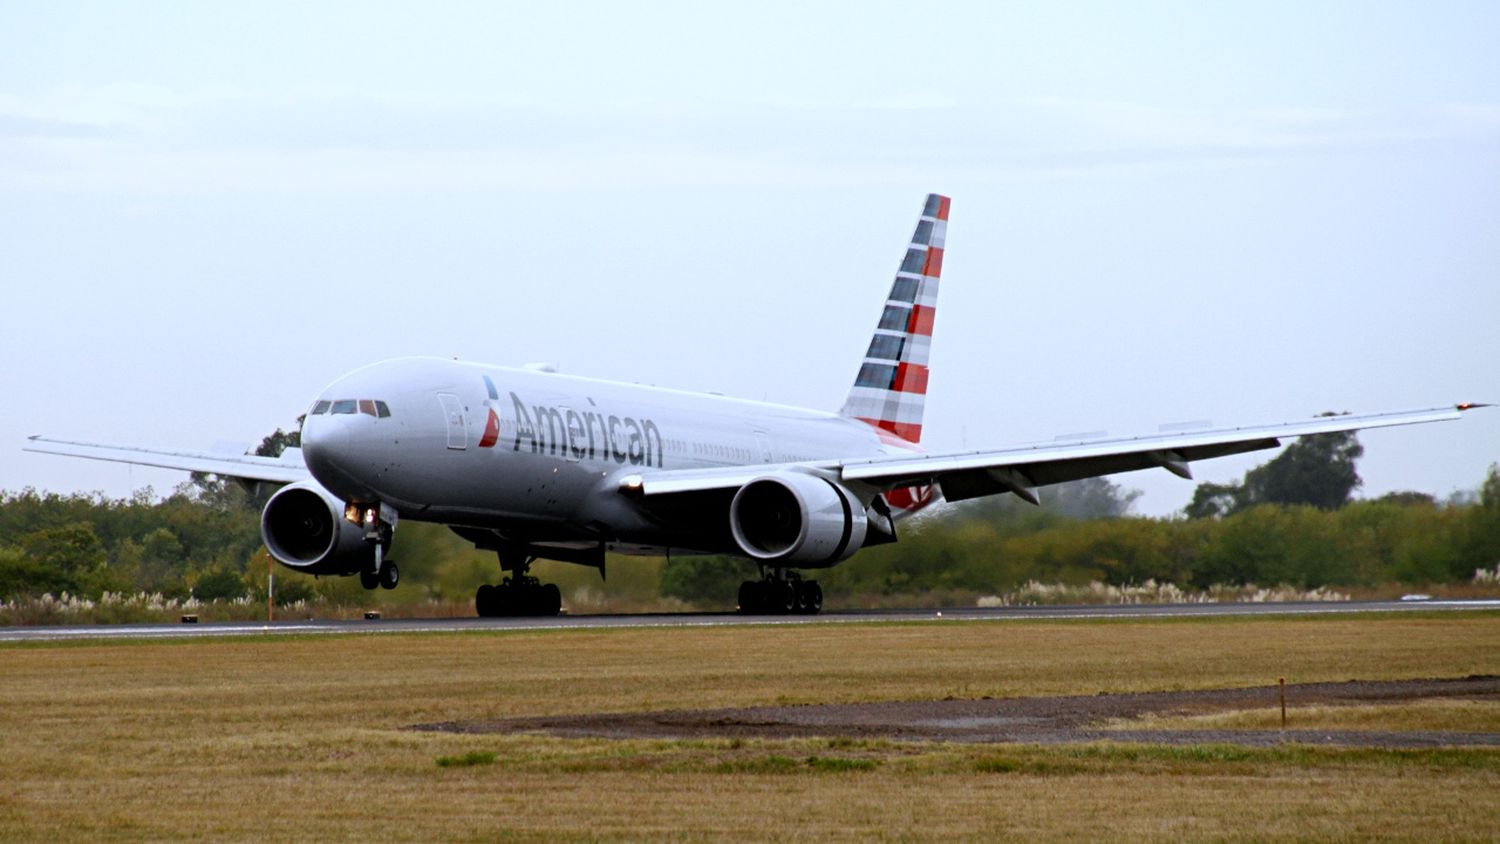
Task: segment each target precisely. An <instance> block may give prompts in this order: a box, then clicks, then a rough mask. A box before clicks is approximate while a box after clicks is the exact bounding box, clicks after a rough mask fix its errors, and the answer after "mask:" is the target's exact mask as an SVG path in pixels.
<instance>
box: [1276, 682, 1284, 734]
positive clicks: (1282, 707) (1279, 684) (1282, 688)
mask: <svg viewBox="0 0 1500 844" xmlns="http://www.w3.org/2000/svg"><path fill="white" fill-rule="evenodd" d="M1276 686H1277V688H1278V689H1279V690H1280V692H1281V728H1282V729H1283V730H1285V729H1286V678H1285V677H1277V678H1276Z"/></svg>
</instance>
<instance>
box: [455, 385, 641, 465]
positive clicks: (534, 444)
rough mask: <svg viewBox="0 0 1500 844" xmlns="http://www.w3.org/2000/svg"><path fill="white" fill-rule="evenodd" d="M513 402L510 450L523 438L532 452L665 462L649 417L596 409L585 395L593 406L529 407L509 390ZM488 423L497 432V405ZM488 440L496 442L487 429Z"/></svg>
mask: <svg viewBox="0 0 1500 844" xmlns="http://www.w3.org/2000/svg"><path fill="white" fill-rule="evenodd" d="M510 401H511V406H512V407H513V408H514V410H515V414H516V430H515V434H514V437H513V439H512V444H511V450H512V451H520V450H521V443H523V442H525V443H526V448H527V450H529V451H530V452H531V453H533V454H556V455H560V456H563V457H571V458H573V459H574V460H582V459H584V458H588V459H590V460H613V461H614V462H616V463H621V464H623V463H630V464H632V465H635V466H658V467H659V466H662V464H663V459H664V457H663V452H662V441H661V431H660V430H659V429H658V428H657V427H656V423H655V422H653V421H651V420H650V419H636V418H634V417H631V416H616V415H614V414H606V413H604V412H602V411H598V410H595V409H593V407H594V400H593V399H587V401H588V403H589V407H590V409H588V410H584V411H582V412H580V411H577V410H574V409H573V408H570V407H560V406H553V407H549V406H547V405H544V404H538V405H534V406H532V407H527V406H526V404H525V402H522V401H521V397H520V396H518V395H516V394H515V393H511V394H510ZM490 424H491V425H492V426H494V427H495V428H496V429H497V430H496V434H497V435H498V433H499V432H498V428H499V420H498V419H497V418H496V417H495V411H494V410H491V411H490ZM496 439H498V436H497V437H496ZM485 442H489V443H490V445H493V444H494V443H493V442H491V438H490V437H489V436H488V431H486V436H485ZM483 444H484V443H483V442H481V445H483Z"/></svg>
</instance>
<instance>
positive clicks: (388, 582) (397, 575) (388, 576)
mask: <svg viewBox="0 0 1500 844" xmlns="http://www.w3.org/2000/svg"><path fill="white" fill-rule="evenodd" d="M400 582H401V569H399V568H396V561H395V560H386V561H385V565H383V566H381V567H380V588H381V589H395V588H396V584H398V583H400Z"/></svg>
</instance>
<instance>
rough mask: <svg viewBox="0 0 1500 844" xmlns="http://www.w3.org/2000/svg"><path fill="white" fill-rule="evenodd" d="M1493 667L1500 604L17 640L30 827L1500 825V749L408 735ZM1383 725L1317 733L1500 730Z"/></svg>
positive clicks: (1336, 717)
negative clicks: (500, 722)
mask: <svg viewBox="0 0 1500 844" xmlns="http://www.w3.org/2000/svg"><path fill="white" fill-rule="evenodd" d="M1469 674H1500V614H1495V613H1463V614H1460V613H1451V614H1442V615H1430V616H1413V615H1399V616H1396V615H1389V616H1365V617H1353V618H1351V617H1347V616H1340V617H1332V618H1330V617H1318V618H1306V619H1287V618H1254V617H1251V618H1234V619H1223V620H1176V621H1108V622H1098V621H1090V622H1083V621H1052V622H1003V623H994V622H989V623H951V622H931V623H920V624H869V625H865V624H858V625H854V624H850V625H843V624H837V625H832V624H831V625H814V626H807V627H802V626H798V627H734V628H683V629H634V630H599V631H577V630H562V631H545V632H506V633H493V634H488V633H486V634H480V633H475V634H427V635H397V634H382V635H378V636H374V635H357V636H337V637H333V636H330V637H306V638H289V637H285V638H284V637H279V636H278V637H267V638H265V639H261V640H254V641H244V640H193V641H176V642H150V643H141V642H109V643H98V644H80V643H70V644H66V645H12V646H0V750H3V759H0V766H3V767H0V771H3V774H0V840H55V839H73V840H119V839H123V840H140V839H149V840H163V839H180V838H183V839H196V840H204V839H208V840H222V839H229V840H240V839H251V838H255V839H273V840H299V841H302V840H318V839H337V840H344V839H351V838H361V839H376V840H419V841H433V840H444V841H447V840H461V841H463V840H493V839H495V838H498V837H504V838H519V839H536V840H557V839H584V840H587V839H600V838H606V839H617V838H625V839H645V838H652V839H654V838H744V839H763V838H809V839H812V838H819V839H822V838H839V837H844V838H868V837H877V838H896V839H906V838H993V837H995V836H1000V835H1003V836H1009V837H1014V836H1028V837H1034V838H1042V839H1078V838H1087V839H1119V838H1135V839H1156V840H1178V839H1182V838H1200V839H1203V838H1207V839H1216V840H1224V839H1230V840H1268V839H1340V840H1345V839H1350V838H1372V839H1380V838H1390V839H1411V838H1435V839H1442V840H1493V839H1494V837H1495V836H1496V834H1497V830H1500V801H1497V799H1496V795H1497V794H1500V750H1486V749H1436V750H1413V751H1386V750H1374V749H1342V750H1340V749H1327V748H1309V747H1296V746H1290V747H1288V746H1283V747H1276V748H1269V749H1258V750H1257V749H1247V748H1240V747H1230V746H1197V747H1168V746H1157V745H1120V744H1108V743H1106V744H1094V745H1081V746H1080V745H1074V746H1059V747H1036V746H1009V745H990V746H966V745H953V744H915V743H900V742H890V741H857V740H855V741H851V740H848V739H821V740H813V739H804V740H788V741H731V740H712V741H611V740H603V739H573V740H568V739H559V738H552V737H547V736H538V735H508V736H507V735H453V734H442V733H428V732H415V731H411V730H408V729H405V728H406V727H408V726H410V725H413V724H419V723H430V722H435V721H448V720H473V719H487V718H499V717H507V716H525V715H547V714H558V713H570V712H576V713H583V712H595V711H626V710H650V709H666V708H689V707H691V708H697V707H723V706H748V705H757V704H775V703H783V704H785V703H812V702H858V701H870V700H894V699H917V698H929V699H936V698H944V697H949V696H952V697H979V696H982V695H991V696H1015V695H1039V694H1048V695H1050V694H1094V693H1098V692H1106V691H1107V692H1122V691H1151V690H1167V689H1190V688H1212V687H1222V686H1245V685H1260V684H1265V683H1274V682H1275V679H1276V678H1277V677H1286V678H1287V680H1288V682H1293V683H1299V682H1314V681H1330V680H1346V679H1354V678H1358V679H1402V678H1420V677H1453V676H1464V675H1469ZM1372 709H1379V707H1373V708H1372V707H1363V706H1361V707H1350V708H1348V709H1347V711H1344V712H1341V711H1339V708H1337V707H1327V708H1320V709H1319V710H1318V711H1317V712H1308V713H1294V717H1302V716H1303V715H1306V716H1307V717H1308V719H1309V720H1310V721H1313V722H1315V723H1316V724H1317V725H1318V726H1326V727H1329V728H1338V727H1340V726H1351V727H1355V728H1373V729H1384V728H1390V729H1398V728H1399V729H1404V728H1414V729H1429V728H1437V729H1466V730H1481V731H1482V730H1494V729H1495V728H1496V719H1495V714H1494V712H1493V710H1492V709H1485V708H1483V707H1479V708H1478V709H1476V710H1473V711H1471V710H1468V709H1466V708H1465V707H1464V706H1462V705H1455V704H1450V703H1442V702H1439V703H1434V704H1423V705H1414V706H1407V707H1394V708H1391V709H1389V710H1384V711H1380V712H1377V713H1374V714H1372V712H1371V711H1370V710H1372ZM1222 717H1223V718H1226V719H1229V723H1228V724H1224V723H1220V724H1218V726H1235V725H1236V723H1237V722H1235V721H1234V720H1233V719H1235V718H1239V719H1240V722H1242V723H1241V725H1243V726H1266V724H1264V723H1263V720H1264V718H1268V717H1269V715H1268V714H1266V713H1260V712H1251V713H1240V714H1233V715H1229V716H1222ZM1346 717H1347V718H1348V719H1349V720H1348V723H1347V724H1345V723H1344V720H1343V719H1345V718H1346ZM1163 723H1165V722H1163ZM1189 723H1191V722H1189ZM1434 725H1438V726H1434Z"/></svg>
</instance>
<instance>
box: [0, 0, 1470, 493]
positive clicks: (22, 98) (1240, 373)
mask: <svg viewBox="0 0 1500 844" xmlns="http://www.w3.org/2000/svg"><path fill="white" fill-rule="evenodd" d="M1496 32H1500V4H1496V3H1492V2H1473V3H1466V2H1442V3H1426V2H1424V3H1400V2H1389V3H1365V2H1357V3H1308V2H1292V3H1279V2H1254V3H1243V4H1219V3H1215V4H1204V3H1190V2H1165V3H1153V2H1139V3H1130V4H1123V3H1003V2H983V3H972V4H969V3H943V2H934V3H928V4H915V5H913V4H910V3H863V4H848V3H833V2H829V3H821V2H807V1H806V0H804V1H803V2H797V3H779V2H755V3H744V4H733V3H724V4H713V3H653V2H636V3H628V4H625V3H598V4H592V3H563V2H559V3H544V4H537V3H527V4H502V3H493V2H476V3H376V2H351V3H336V2H323V3H315V4H309V3H282V2H260V3H253V4H201V3H186V2H184V3H147V2H141V3H130V4H119V3H76V2H55V3H45V4H19V3H11V4H3V5H0V360H3V362H4V365H3V367H0V395H3V396H4V405H3V407H4V410H3V413H0V489H4V490H11V491H16V490H20V489H23V488H26V487H34V488H37V489H41V490H49V491H55V492H60V493H68V492H74V491H100V492H103V493H104V494H106V495H109V496H112V497H120V496H126V495H130V494H131V493H132V491H133V490H137V489H140V488H143V487H147V486H150V487H151V488H153V489H154V490H155V491H156V493H158V494H161V493H166V492H169V491H170V490H171V489H172V487H173V486H175V485H176V484H177V483H180V482H181V481H182V480H183V479H184V477H183V475H181V474H180V473H174V472H167V471H158V470H149V469H143V468H128V467H124V466H116V465H111V464H103V463H96V462H92V461H80V460H72V459H68V458H61V457H50V456H43V455H34V454H27V453H23V452H22V451H21V448H22V446H23V445H24V443H25V438H26V436H28V435H31V434H45V435H48V436H53V437H60V438H68V439H82V440H91V441H102V442H110V443H120V444H136V445H162V446H175V447H182V448H200V449H225V448H229V447H231V446H233V445H235V444H237V445H238V446H239V447H243V446H244V445H246V444H250V443H254V442H257V441H259V439H260V438H261V437H262V436H264V435H265V434H267V433H269V432H270V431H272V430H274V429H275V428H277V427H289V426H292V425H294V424H295V421H296V418H297V416H298V415H299V414H300V413H302V412H303V411H304V410H305V409H306V408H307V406H308V405H309V404H310V402H311V400H312V398H313V397H314V396H315V395H316V394H317V393H318V392H319V391H320V390H321V388H322V387H323V386H324V385H326V384H327V383H329V382H331V381H333V380H334V379H336V378H338V377H339V376H340V375H342V374H343V373H345V372H347V371H349V370H351V369H354V368H357V367H359V366H361V365H364V364H366V363H370V362H373V361H376V360H381V359H385V358H390V357H398V356H405V355H439V356H447V357H458V358H461V359H465V360H476V361H484V362H488V363H496V364H513V365H514V364H523V363H528V362H552V363H555V364H557V365H558V367H559V368H560V369H561V370H562V371H565V372H570V373H574V374H581V375H590V376H596V377H604V378H614V379H620V380H627V381H641V382H649V383H655V384H660V385H663V386H670V387H676V388H682V389H689V390H711V391H717V392H723V393H726V394H730V395H737V396H743V397H746V398H753V399H767V400H771V401H776V402H782V403H787V404H794V405H801V406H807V407H815V408H822V409H829V410H833V409H837V407H838V406H839V405H840V404H841V403H842V401H843V397H844V394H845V392H846V391H847V389H848V386H849V384H850V382H851V381H852V379H853V376H854V374H855V372H856V370H857V369H858V364H859V359H860V357H861V356H862V353H863V351H864V348H865V346H866V345H867V343H868V338H869V335H870V331H871V329H872V328H873V327H874V323H875V320H876V318H877V317H878V315H879V312H880V309H881V305H882V301H883V299H884V296H885V293H886V291H887V290H888V288H889V284H890V280H891V277H892V275H893V273H894V272H895V269H896V267H897V265H898V264H899V262H900V259H901V257H902V255H903V253H904V249H905V243H906V241H907V239H908V237H909V234H910V231H911V228H912V225H913V223H914V221H915V218H916V216H917V214H918V212H919V211H920V209H921V203H922V198H923V196H924V195H925V194H926V193H928V192H930V191H933V192H941V193H945V194H947V195H950V196H952V197H953V206H952V207H953V211H952V218H951V221H950V226H949V232H948V249H947V253H946V255H945V262H944V276H943V282H942V290H941V295H940V298H939V301H938V316H937V323H936V332H935V338H934V348H933V355H932V366H933V371H932V378H931V382H930V386H929V394H928V398H927V410H926V428H925V431H924V445H925V446H926V447H927V448H929V450H933V451H945V450H953V449H961V448H964V449H975V448H981V447H988V446H1003V445H1006V444H1012V443H1017V442H1026V441H1035V440H1048V439H1051V438H1053V437H1054V436H1057V435H1061V434H1067V433H1077V432H1082V431H1091V432H1092V431H1108V432H1109V433H1111V434H1120V435H1128V434H1136V433H1153V432H1155V431H1156V430H1157V426H1158V425H1161V424H1170V423H1177V422H1184V421H1200V420H1209V421H1212V422H1214V423H1218V424H1239V423H1255V422H1269V421H1277V420H1284V419H1297V418H1303V417H1307V416H1311V415H1313V414H1316V413H1318V412H1321V411H1325V410H1335V411H1344V410H1347V411H1377V410H1396V409H1407V408H1416V407H1429V406H1436V405H1441V404H1451V403H1455V402H1459V401H1500V363H1497V361H1500V327H1497V316H1500V51H1496V50H1495V49H1494V45H1493V36H1494V33H1496ZM1361 441H1362V442H1363V443H1364V445H1365V456H1364V458H1363V459H1362V460H1361V462H1360V464H1359V470H1360V474H1361V475H1362V476H1363V478H1364V481H1365V483H1364V487H1363V488H1362V490H1361V494H1363V495H1366V496H1371V497H1373V496H1378V495H1381V494H1384V493H1386V492H1390V491H1394V490H1408V489H1410V490H1418V491H1423V492H1428V493H1432V494H1435V495H1438V496H1440V497H1441V496H1446V495H1448V494H1450V493H1452V492H1454V491H1459V490H1466V489H1473V488H1475V487H1477V486H1478V485H1479V483H1480V482H1481V481H1482V480H1483V478H1484V475H1485V472H1486V469H1487V467H1488V466H1489V465H1490V464H1491V463H1494V462H1496V461H1497V460H1500V409H1496V410H1491V411H1488V412H1484V411H1478V412H1475V413H1472V414H1469V415H1468V416H1467V417H1466V418H1465V419H1464V420H1462V421H1461V422H1457V423H1443V424H1438V425H1430V426H1422V427H1418V428H1400V429H1394V430H1386V431H1378V432H1368V433H1365V434H1362V435H1361ZM1265 457H1266V455H1265V454H1259V455H1253V456H1247V457H1238V458H1229V459H1224V460H1218V461H1210V462H1206V463H1199V464H1195V466H1194V471H1195V474H1196V476H1197V478H1198V480H1200V481H1201V480H1214V481H1228V480H1234V479H1238V478H1239V477H1240V476H1241V475H1242V474H1243V473H1244V471H1245V470H1246V469H1247V468H1249V467H1251V466H1253V465H1255V464H1256V463H1258V462H1260V461H1261V460H1263V459H1265ZM1116 480H1117V481H1119V482H1120V483H1122V484H1123V485H1125V486H1127V487H1131V488H1135V489H1139V490H1142V491H1143V493H1144V494H1143V496H1142V497H1141V498H1140V499H1139V500H1138V501H1137V503H1136V512H1139V513H1145V514H1166V513H1170V512H1172V511H1174V510H1178V509H1180V508H1181V507H1182V506H1183V505H1184V504H1185V503H1186V502H1187V500H1188V499H1189V498H1190V497H1191V495H1192V490H1193V484H1192V483H1190V482H1187V481H1183V480H1180V479H1177V478H1175V477H1173V476H1171V475H1170V474H1168V473H1166V472H1165V471H1160V472H1158V471H1152V472H1145V473H1131V474H1128V475H1122V476H1119V477H1118V478H1116Z"/></svg>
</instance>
